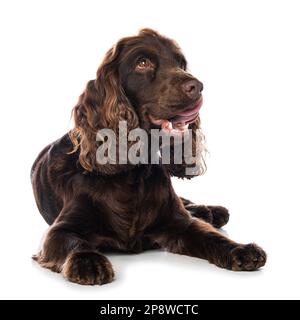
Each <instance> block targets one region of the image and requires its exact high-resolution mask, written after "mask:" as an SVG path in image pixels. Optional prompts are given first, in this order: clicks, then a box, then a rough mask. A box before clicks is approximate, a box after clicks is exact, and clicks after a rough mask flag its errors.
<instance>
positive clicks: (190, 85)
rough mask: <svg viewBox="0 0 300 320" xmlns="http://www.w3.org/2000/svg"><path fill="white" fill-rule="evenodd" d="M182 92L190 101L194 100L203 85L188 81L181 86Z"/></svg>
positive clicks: (196, 81) (198, 82)
mask: <svg viewBox="0 0 300 320" xmlns="http://www.w3.org/2000/svg"><path fill="white" fill-rule="evenodd" d="M182 90H183V92H184V93H185V94H186V95H187V96H188V97H189V98H190V99H196V98H197V97H198V96H199V94H200V92H201V91H202V90H203V84H202V83H201V82H200V81H198V80H188V81H186V82H185V83H184V84H183V85H182Z"/></svg>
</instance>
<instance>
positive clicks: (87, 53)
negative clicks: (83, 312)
mask: <svg viewBox="0 0 300 320" xmlns="http://www.w3.org/2000/svg"><path fill="white" fill-rule="evenodd" d="M299 16H300V10H299V1H289V0H284V1H276V0H272V1H261V0H260V1H257V0H251V1H240V0H236V1H233V0H226V1H215V0H207V1H199V0H197V1H188V0H187V1H176V0H172V1H166V0H161V1H154V0H153V1H112V0H110V1H100V0H99V1H87V0H84V1H74V0H72V1H53V0H52V1H30V0H27V1H13V0H12V1H1V4H0V33H1V37H0V41H1V42H0V46H1V47H0V55H1V58H0V90H1V92H0V108H1V109H0V110H1V111H0V115H1V123H0V130H1V140H0V141H1V142H0V146H1V149H0V150H1V151H0V152H1V158H0V161H1V167H0V168H1V178H0V183H1V201H0V206H1V207H0V213H1V225H0V228H1V230H0V237H1V241H0V254H1V256H0V257H1V258H0V259H1V261H0V277H1V281H0V297H1V298H23V299H24V298H26V299H44V298H50V299H54V298H55V299H122V298H123V299H124V298H126V299H134V298H138V299H142V298H145V299H147V298H149V299H151V298H155V299H175V298H176V299H188V298H193V299H224V298H225V299H226V298H228V299H247V298H250V299H262V298H265V299H272V298H300V293H299V286H300V279H299V277H300V276H299V264H300V258H299V245H300V241H299V223H300V217H299V181H300V180H299V178H300V174H299V160H300V152H299V141H298V139H299V137H300V130H299V122H300V119H299V109H300V62H299V61H300V40H299V39H300V35H299V33H300V19H299ZM142 27H152V28H154V29H157V30H159V31H160V32H161V33H163V34H165V35H168V36H169V37H171V38H175V39H176V40H177V42H178V43H179V44H180V46H181V47H182V48H183V51H184V53H185V55H186V57H187V59H188V61H189V66H190V70H191V72H192V73H193V74H194V75H195V76H197V77H199V79H201V80H202V81H203V82H204V86H205V90H204V99H205V103H204V106H203V108H202V110H201V117H202V122H203V130H204V132H205V134H206V137H207V145H208V149H209V151H210V156H209V158H208V160H207V162H208V172H207V174H206V175H205V176H203V177H199V178H196V179H194V180H192V181H178V180H174V184H175V188H176V190H177V191H178V193H179V194H180V195H182V196H185V197H188V198H190V199H192V200H194V201H195V202H198V203H205V204H223V205H225V206H227V207H228V208H229V209H230V212H231V220H230V223H229V224H228V225H227V226H226V227H225V230H226V232H227V233H228V234H229V236H230V237H231V238H233V239H235V240H236V241H239V242H245V243H246V242H252V241H255V242H256V243H258V244H259V245H261V246H262V247H263V248H264V249H265V250H266V251H267V253H268V263H267V265H266V266H265V267H264V268H263V269H262V270H261V271H258V272H252V273H234V272H230V271H226V270H222V269H218V268H217V267H215V266H213V265H210V264H208V263H207V262H206V261H202V260H200V259H194V258H189V257H184V256H176V255H172V254H168V253H165V252H162V251H152V252H147V253H143V254H139V255H111V256H110V259H111V261H112V263H113V265H114V268H115V271H116V280H115V281H114V282H113V283H112V284H109V285H105V286H102V287H82V286H79V285H76V284H71V283H68V282H66V281H65V280H64V279H63V278H62V277H61V275H58V274H54V273H51V272H50V271H48V270H45V269H42V268H40V267H39V266H37V265H36V264H35V263H34V262H32V261H31V259H30V256H31V254H33V253H36V252H37V250H38V247H39V244H40V240H41V237H42V235H43V233H44V232H45V231H46V229H47V225H46V223H45V222H44V221H43V219H42V218H41V216H40V215H39V213H38V210H37V208H36V206H35V202H34V199H33V195H32V190H31V185H30V179H29V172H30V167H31V164H32V163H33V161H34V159H35V157H36V155H37V153H38V152H39V151H40V150H41V149H42V148H43V147H44V146H45V145H46V144H48V143H49V142H51V141H53V140H55V139H57V138H58V137H60V136H61V135H63V134H64V133H65V132H66V131H67V130H68V129H69V128H70V127H71V125H72V124H71V121H70V112H71V109H72V107H73V106H74V104H75V103H76V101H77V98H78V96H79V94H80V93H81V92H82V91H83V89H84V86H85V84H86V82H87V81H88V80H89V79H93V78H94V77H95V72H96V69H97V67H98V65H99V64H100V62H101V59H102V58H103V55H104V53H105V52H106V51H107V50H108V49H109V48H110V46H111V45H112V44H113V43H114V42H116V41H117V40H118V39H119V38H120V37H123V36H128V35H134V34H136V33H137V31H138V29H140V28H142Z"/></svg>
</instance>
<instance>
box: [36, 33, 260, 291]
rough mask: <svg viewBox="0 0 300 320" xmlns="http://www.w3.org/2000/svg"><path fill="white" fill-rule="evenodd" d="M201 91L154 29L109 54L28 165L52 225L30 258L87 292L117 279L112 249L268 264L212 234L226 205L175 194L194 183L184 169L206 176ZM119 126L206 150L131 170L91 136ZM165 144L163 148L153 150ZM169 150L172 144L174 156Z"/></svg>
mask: <svg viewBox="0 0 300 320" xmlns="http://www.w3.org/2000/svg"><path fill="white" fill-rule="evenodd" d="M202 90H203V84H202V83H201V82H200V81H199V80H197V79H196V78H195V77H194V76H192V75H191V74H190V73H189V72H187V61H186V59H185V57H184V55H183V54H182V52H181V50H180V48H179V47H178V45H177V44H176V42H175V41H173V40H170V39H169V38H167V37H165V36H162V35H160V34H159V33H158V32H156V31H154V30H151V29H142V30H141V31H140V32H139V34H138V35H137V36H132V37H127V38H123V39H121V40H120V41H118V43H117V44H116V45H115V46H113V47H112V48H111V49H110V50H109V51H108V52H107V54H106V56H105V58H104V60H103V62H102V64H101V65H100V67H99V69H98V71H97V75H96V79H95V80H91V81H89V82H88V83H87V86H86V88H85V90H84V92H83V93H82V94H81V96H80V97H79V101H78V103H77V105H76V106H75V107H74V109H73V113H72V114H73V118H74V128H73V129H72V130H71V131H70V132H68V133H67V134H66V135H64V136H63V137H62V138H60V139H59V140H57V141H55V142H53V143H51V144H50V145H48V146H47V147H46V148H44V149H43V150H42V151H41V153H40V154H39V155H38V157H37V159H36V161H35V162H34V164H33V167H32V170H31V181H32V186H33V191H34V196H35V199H36V203H37V206H38V209H39V211H40V213H41V215H42V216H43V218H44V219H45V220H46V222H47V223H48V224H49V225H50V228H49V230H48V232H47V234H46V237H45V239H44V241H43V244H42V247H41V250H40V251H39V252H38V254H36V255H35V256H33V259H34V260H36V261H37V262H38V263H39V264H40V265H41V266H42V267H45V268H48V269H50V270H52V271H54V272H60V273H62V274H63V276H64V277H65V278H66V279H68V280H69V281H71V282H75V283H79V284H83V285H102V284H105V283H109V282H111V281H113V279H114V271H113V267H112V265H111V263H110V261H109V260H108V258H107V257H106V256H105V255H104V254H105V252H108V251H122V252H134V253H137V252H141V251H143V250H148V249H155V248H164V249H165V250H167V251H169V252H172V253H177V254H181V255H188V256H193V257H198V258H201V259H206V260H208V261H209V262H210V263H213V264H215V265H217V266H219V267H221V268H226V269H229V270H234V271H252V270H257V269H258V268H260V267H262V266H264V264H265V263H266V253H265V252H264V250H263V249H261V248H260V247H259V246H257V245H256V244H254V243H250V244H240V243H236V242H234V241H232V240H230V239H229V238H227V237H226V236H225V235H223V234H222V233H220V232H219V231H218V230H217V228H221V227H222V226H224V225H225V224H226V223H227V222H228V219H229V213H228V210H227V209H226V208H224V207H221V206H205V205H196V204H194V203H193V202H191V201H189V200H187V199H184V198H181V197H179V196H177V195H176V193H175V191H174V189H173V187H172V183H171V177H173V176H175V177H179V178H187V179H190V178H191V177H193V176H194V175H192V176H191V175H188V174H187V169H188V168H190V169H191V168H193V167H194V168H195V167H196V168H197V170H196V172H197V173H196V174H197V175H201V174H203V173H204V172H205V162H204V157H203V150H204V149H205V148H204V140H203V136H202V135H201V134H196V133H197V130H198V132H201V131H199V130H200V118H199V109H200V107H201V105H202ZM120 121H126V124H127V127H128V128H127V129H128V131H130V130H134V129H137V128H140V129H143V130H145V132H146V133H147V134H150V132H151V130H153V129H161V130H163V131H164V132H167V133H169V134H171V133H174V134H175V135H176V134H177V136H178V135H179V136H183V135H184V134H185V133H186V132H187V131H189V132H191V134H190V139H191V140H192V144H191V146H192V149H193V150H194V149H195V147H196V146H197V145H200V146H202V149H201V150H202V151H201V152H200V154H198V156H197V157H195V159H196V160H195V161H194V162H192V163H187V162H185V161H184V160H183V162H182V163H179V164H178V163H175V161H174V160H171V161H170V163H166V164H164V163H162V162H161V161H160V162H159V163H155V164H152V163H137V164H136V163H134V164H133V163H130V162H126V161H125V162H126V163H124V161H120V157H118V155H117V159H115V160H117V161H114V162H113V163H112V162H109V163H101V161H99V159H97V156H96V154H97V150H98V149H99V147H100V146H101V145H102V146H103V143H104V142H103V141H102V142H101V141H99V139H98V138H97V132H99V130H101V129H104V128H106V129H109V130H110V131H111V132H113V133H116V136H117V133H118V132H119V131H120V129H119V123H120ZM197 137H198V139H197ZM199 137H200V138H199ZM118 139H119V140H120V138H117V141H116V144H117V145H118V146H120V145H122V143H121V141H119V140H118ZM163 147H164V146H163V145H162V144H159V150H162V148H163ZM174 148H175V144H174V142H173V144H172V143H170V150H171V155H172V154H173V153H174V152H173V151H174V150H173V149H174ZM192 152H193V154H194V153H195V152H194V151H192ZM199 159H200V160H199ZM123 160H124V159H123ZM125 160H126V159H125Z"/></svg>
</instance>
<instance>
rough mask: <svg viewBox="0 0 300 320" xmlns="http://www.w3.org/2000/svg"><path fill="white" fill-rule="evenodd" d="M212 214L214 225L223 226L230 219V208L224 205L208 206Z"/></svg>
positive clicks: (216, 226)
mask: <svg viewBox="0 0 300 320" xmlns="http://www.w3.org/2000/svg"><path fill="white" fill-rule="evenodd" d="M207 207H208V209H209V210H210V212H211V215H212V225H213V226H214V227H215V228H222V227H223V226H225V224H227V222H228V221H229V212H228V209H226V208H225V207H222V206H207Z"/></svg>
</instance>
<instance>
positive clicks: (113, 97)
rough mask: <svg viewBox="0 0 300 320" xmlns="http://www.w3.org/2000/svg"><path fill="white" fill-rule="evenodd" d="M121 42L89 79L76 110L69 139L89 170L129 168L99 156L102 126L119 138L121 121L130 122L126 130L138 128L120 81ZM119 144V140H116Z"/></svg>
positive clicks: (108, 172)
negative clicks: (105, 160)
mask: <svg viewBox="0 0 300 320" xmlns="http://www.w3.org/2000/svg"><path fill="white" fill-rule="evenodd" d="M121 50H122V43H118V44H117V45H116V46H115V47H113V48H112V49H110V50H109V51H108V52H107V54H106V56H105V59H104V60H103V63H102V64H101V65H100V67H99V69H98V71H97V78H96V80H91V81H89V82H88V84H87V86H86V89H85V91H84V92H83V93H82V95H81V96H80V97H79V101H78V103H77V105H76V106H75V107H74V109H73V118H74V122H75V128H74V129H73V130H71V132H70V138H71V140H72V142H73V144H74V146H75V150H76V149H79V162H80V164H81V166H82V167H83V168H84V169H85V170H87V171H98V172H101V173H103V174H114V173H117V172H120V171H123V170H126V169H128V168H127V166H126V165H123V164H122V165H119V164H116V163H114V164H111V163H107V164H99V162H98V161H97V159H96V153H97V149H98V148H99V146H100V145H101V142H99V141H97V133H98V132H99V130H101V129H110V130H112V131H113V132H114V133H115V137H116V139H117V138H118V129H119V122H120V121H126V122H127V130H128V131H129V130H132V129H134V128H136V127H138V117H137V115H136V113H135V111H134V109H133V107H132V106H131V105H130V102H129V100H128V99H127V97H126V96H125V94H124V92H123V89H122V86H121V84H120V82H119V74H118V64H119V60H120V54H121ZM116 145H117V146H118V141H116Z"/></svg>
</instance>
